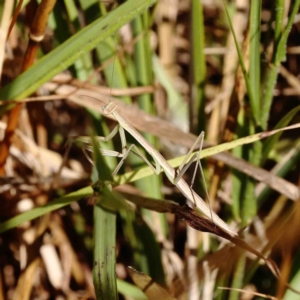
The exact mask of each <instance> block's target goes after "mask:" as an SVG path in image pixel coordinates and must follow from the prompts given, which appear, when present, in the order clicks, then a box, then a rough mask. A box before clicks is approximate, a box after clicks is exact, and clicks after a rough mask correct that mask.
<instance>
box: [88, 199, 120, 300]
mask: <svg viewBox="0 0 300 300" xmlns="http://www.w3.org/2000/svg"><path fill="white" fill-rule="evenodd" d="M94 221H95V223H94V224H95V225H94V267H93V281H94V286H95V292H96V297H97V299H98V300H107V299H112V300H114V299H116V300H117V299H119V298H118V292H117V281H116V214H115V213H113V212H111V211H107V210H104V209H103V208H101V207H99V206H98V205H95V207H94Z"/></svg>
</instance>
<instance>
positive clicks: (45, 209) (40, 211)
mask: <svg viewBox="0 0 300 300" xmlns="http://www.w3.org/2000/svg"><path fill="white" fill-rule="evenodd" d="M93 195H94V191H93V189H92V188H91V187H85V188H83V189H80V190H78V191H76V192H73V193H70V194H68V195H65V196H63V197H60V198H59V199H56V200H54V201H52V202H49V203H47V204H46V205H44V206H40V207H36V208H33V209H31V210H29V211H26V212H24V213H22V214H19V215H17V216H15V217H13V218H11V219H9V220H7V221H5V222H2V223H1V224H0V233H2V232H5V231H7V230H9V229H12V228H15V227H17V226H19V225H20V224H22V223H24V222H27V221H31V220H33V219H35V218H38V217H41V216H43V215H45V214H47V213H49V212H51V211H54V210H57V209H60V208H62V207H64V206H67V205H69V204H71V203H72V202H74V201H79V200H80V199H83V198H88V197H91V196H93Z"/></svg>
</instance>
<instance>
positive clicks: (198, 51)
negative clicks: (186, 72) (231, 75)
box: [191, 0, 206, 133]
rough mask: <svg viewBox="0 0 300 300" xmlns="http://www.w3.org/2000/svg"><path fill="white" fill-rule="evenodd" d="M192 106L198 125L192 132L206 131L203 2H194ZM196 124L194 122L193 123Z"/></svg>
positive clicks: (193, 126)
mask: <svg viewBox="0 0 300 300" xmlns="http://www.w3.org/2000/svg"><path fill="white" fill-rule="evenodd" d="M191 12H192V20H191V21H192V28H191V30H192V47H193V48H192V53H193V59H192V66H191V68H192V78H193V80H192V87H191V90H192V92H191V94H192V103H193V104H192V105H193V111H195V112H196V114H197V115H196V116H195V118H196V119H197V120H198V123H197V124H192V128H194V129H193V130H192V132H195V133H198V132H201V131H202V130H205V128H206V127H205V113H204V107H205V95H204V88H205V81H206V61H205V55H204V47H205V41H204V36H205V31H204V16H203V7H202V2H201V1H198V0H192V8H191ZM193 123H194V122H193Z"/></svg>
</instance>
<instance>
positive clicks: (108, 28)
mask: <svg viewBox="0 0 300 300" xmlns="http://www.w3.org/2000/svg"><path fill="white" fill-rule="evenodd" d="M154 2H155V1H154V0H130V1H127V2H125V3H124V4H123V5H121V6H119V7H118V8H117V9H115V10H114V11H112V12H111V13H109V14H108V15H107V16H105V17H102V18H100V19H98V20H96V21H95V22H93V23H92V24H90V25H88V26H87V27H85V28H84V29H82V30H81V31H79V32H78V33H77V34H75V35H74V36H72V37H71V38H70V39H68V40H67V41H66V42H65V43H63V44H62V45H60V46H58V47H57V48H56V49H54V50H53V51H51V52H50V53H49V54H48V55H46V56H44V57H43V58H42V59H41V60H39V61H38V62H37V63H36V64H34V65H33V66H32V67H31V68H29V69H28V70H27V71H26V72H24V73H22V74H21V75H20V76H18V77H17V78H16V79H15V80H14V81H13V82H12V83H10V84H9V85H7V86H5V87H4V88H2V89H1V90H0V98H1V99H2V100H4V99H5V100H8V99H17V100H19V99H22V98H24V97H26V96H28V95H30V94H31V93H33V92H34V91H36V90H37V89H38V88H39V87H40V86H41V85H42V84H43V83H45V82H47V81H48V80H50V79H52V78H53V76H55V75H56V74H58V73H60V72H61V71H63V70H65V69H66V68H68V67H69V66H70V65H72V64H73V63H74V62H75V61H76V60H77V59H79V58H80V57H81V56H82V55H83V54H84V53H86V52H88V51H90V50H91V49H93V48H94V47H96V45H97V44H99V43H100V42H101V41H103V40H104V39H106V38H107V37H109V36H110V35H112V34H113V33H114V32H116V31H117V30H118V29H119V28H120V27H121V26H123V25H124V24H126V23H127V22H128V21H130V20H131V19H133V18H134V17H136V16H137V15H138V14H140V13H142V12H143V11H144V10H146V9H147V8H148V7H149V6H150V5H152V4H153V3H154Z"/></svg>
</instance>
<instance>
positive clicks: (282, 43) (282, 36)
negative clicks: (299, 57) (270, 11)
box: [273, 0, 300, 65]
mask: <svg viewBox="0 0 300 300" xmlns="http://www.w3.org/2000/svg"><path fill="white" fill-rule="evenodd" d="M278 2H279V3H280V5H278V6H277V10H276V15H277V13H280V10H282V11H283V10H284V7H285V1H284V0H280V1H278ZM291 5H292V9H291V13H290V15H289V18H288V23H287V25H286V27H285V29H284V31H283V32H282V28H281V27H280V32H277V30H276V31H275V41H276V42H277V41H278V39H279V41H278V44H277V43H276V44H277V45H278V46H277V51H276V52H275V56H274V60H273V63H274V64H275V65H277V64H280V63H281V62H282V61H285V60H286V43H287V39H288V36H289V33H290V31H291V28H292V25H293V22H294V18H295V16H296V14H297V12H298V11H299V6H300V0H296V1H293V2H291ZM281 6H282V7H281ZM278 11H279V12H278ZM281 18H282V17H281ZM276 19H277V18H276ZM281 22H283V18H282V21H281ZM276 23H277V22H276ZM280 25H281V24H279V25H278V27H279V26H280ZM276 29H277V26H276ZM278 31H279V29H278Z"/></svg>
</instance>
